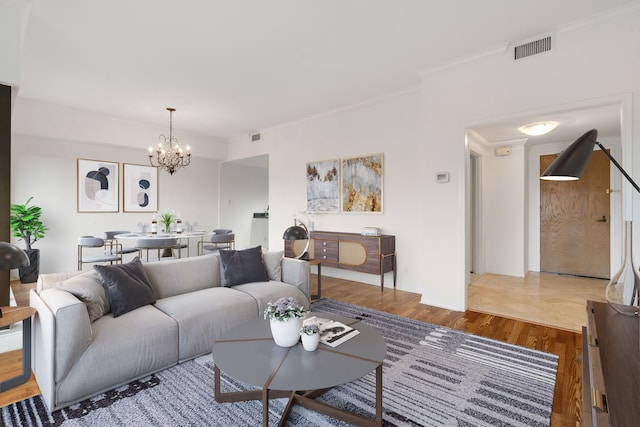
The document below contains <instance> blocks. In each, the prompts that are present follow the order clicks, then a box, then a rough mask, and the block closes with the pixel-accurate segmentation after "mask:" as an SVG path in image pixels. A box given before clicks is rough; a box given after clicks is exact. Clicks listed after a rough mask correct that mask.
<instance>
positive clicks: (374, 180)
mask: <svg viewBox="0 0 640 427" xmlns="http://www.w3.org/2000/svg"><path fill="white" fill-rule="evenodd" d="M383 168H384V155H383V154H382V153H379V154H371V155H368V156H359V157H351V158H348V159H342V211H343V212H345V213H350V212H368V213H382V201H383V200H382V197H383V191H382V189H383V182H384V180H383V178H384V170H383Z"/></svg>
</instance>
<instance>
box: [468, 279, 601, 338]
mask: <svg viewBox="0 0 640 427" xmlns="http://www.w3.org/2000/svg"><path fill="white" fill-rule="evenodd" d="M471 276H472V277H471V284H470V285H469V287H468V288H467V310H473V311H479V312H482V313H490V314H496V315H499V316H502V317H509V318H512V319H517V320H524V321H529V322H532V323H537V324H540V325H546V326H553V327H556V328H560V329H566V330H570V331H574V332H581V331H582V326H584V325H585V324H586V312H585V310H586V306H587V300H594V301H606V299H605V295H604V292H605V288H606V287H607V283H608V281H607V280H602V279H591V278H586V277H575V276H563V275H558V274H548V273H536V272H529V273H527V275H526V276H525V277H524V278H520V277H514V276H502V275H498V274H483V275H480V276H478V275H473V274H472V275H471Z"/></svg>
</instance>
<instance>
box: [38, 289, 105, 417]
mask: <svg viewBox="0 0 640 427" xmlns="http://www.w3.org/2000/svg"><path fill="white" fill-rule="evenodd" d="M30 305H31V306H32V307H34V308H35V309H36V310H38V313H37V314H36V316H35V319H34V322H33V342H32V344H33V345H32V349H33V353H32V354H33V357H32V362H33V371H34V373H35V375H36V380H37V381H38V385H39V386H40V389H41V392H42V395H43V397H44V400H45V402H46V403H47V406H48V407H49V409H50V410H53V408H55V407H56V402H55V389H56V384H57V383H58V382H60V380H61V379H63V378H64V377H65V376H66V375H67V374H68V372H69V370H70V369H71V367H72V366H73V364H74V363H75V362H76V361H77V360H78V359H79V358H80V356H81V355H82V353H83V352H84V351H85V350H86V348H87V347H88V346H89V344H90V343H91V339H92V336H91V321H90V320H89V313H88V311H87V306H86V305H85V304H84V303H83V302H82V301H80V300H79V299H77V298H76V297H75V296H73V295H72V294H70V293H69V292H67V291H64V290H62V289H56V288H53V289H45V290H43V291H42V292H39V293H38V292H36V291H35V290H32V291H31V292H30Z"/></svg>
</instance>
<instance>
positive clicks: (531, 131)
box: [518, 122, 558, 136]
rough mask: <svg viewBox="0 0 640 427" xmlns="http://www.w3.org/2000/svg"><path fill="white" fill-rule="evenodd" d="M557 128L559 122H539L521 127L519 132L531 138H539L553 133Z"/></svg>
mask: <svg viewBox="0 0 640 427" xmlns="http://www.w3.org/2000/svg"><path fill="white" fill-rule="evenodd" d="M556 127H558V122H537V123H530V124H528V125H524V126H522V127H519V128H518V130H519V131H520V132H522V133H524V134H526V135H529V136H539V135H544V134H545V133H549V132H551V131H552V130H554V129H555V128H556Z"/></svg>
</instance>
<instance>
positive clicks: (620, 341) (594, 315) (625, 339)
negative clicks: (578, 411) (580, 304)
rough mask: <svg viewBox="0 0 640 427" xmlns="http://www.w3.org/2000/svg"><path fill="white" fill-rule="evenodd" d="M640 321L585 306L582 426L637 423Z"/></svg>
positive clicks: (591, 304) (599, 305)
mask: <svg viewBox="0 0 640 427" xmlns="http://www.w3.org/2000/svg"><path fill="white" fill-rule="evenodd" d="M639 321H640V319H639V318H638V317H633V316H625V315H622V314H620V313H617V312H616V311H615V310H614V309H613V308H611V307H610V306H609V304H607V303H603V302H595V301H588V302H587V326H586V327H585V328H582V425H583V426H632V425H638V422H639V421H638V420H640V336H639V335H638V334H639V333H640V327H639V326H640V324H639Z"/></svg>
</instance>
